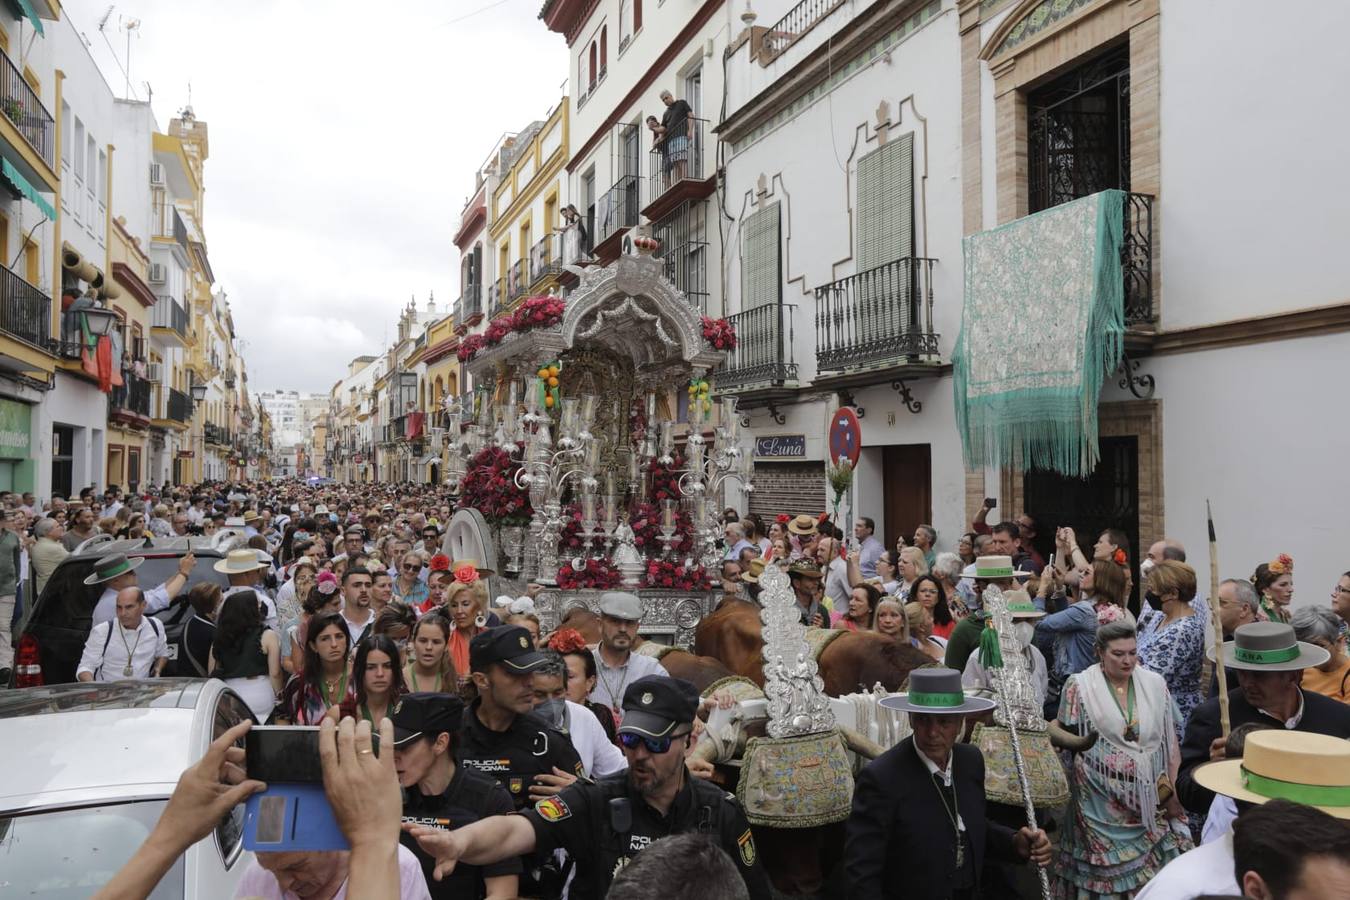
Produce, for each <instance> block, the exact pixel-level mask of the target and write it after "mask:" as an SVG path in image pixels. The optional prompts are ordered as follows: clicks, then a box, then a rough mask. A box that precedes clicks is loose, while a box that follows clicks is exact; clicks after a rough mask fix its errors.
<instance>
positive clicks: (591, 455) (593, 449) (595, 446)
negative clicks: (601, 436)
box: [585, 439, 600, 474]
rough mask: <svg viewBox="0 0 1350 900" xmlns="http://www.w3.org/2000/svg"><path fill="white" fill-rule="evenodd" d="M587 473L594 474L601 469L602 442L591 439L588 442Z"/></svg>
mask: <svg viewBox="0 0 1350 900" xmlns="http://www.w3.org/2000/svg"><path fill="white" fill-rule="evenodd" d="M585 458H586V471H587V472H590V473H592V474H594V472H595V470H596V469H598V468H600V442H599V441H597V440H595V439H591V440H589V441H587V442H586V457H585Z"/></svg>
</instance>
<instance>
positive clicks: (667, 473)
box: [648, 453, 684, 501]
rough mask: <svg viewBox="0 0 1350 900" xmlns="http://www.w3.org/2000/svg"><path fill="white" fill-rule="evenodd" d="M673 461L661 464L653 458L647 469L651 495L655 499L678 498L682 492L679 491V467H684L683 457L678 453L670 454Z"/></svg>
mask: <svg viewBox="0 0 1350 900" xmlns="http://www.w3.org/2000/svg"><path fill="white" fill-rule="evenodd" d="M671 459H672V460H673V462H672V463H671V464H670V465H669V466H663V465H661V464H660V463H659V462H657V461H656V460H655V459H653V460H652V461H651V465H650V466H649V467H648V471H649V472H651V476H652V497H653V499H655V500H657V501H661V500H679V499H680V498H681V497H682V496H684V494H683V493H682V492H681V491H680V469H682V468H684V458H683V457H682V456H680V454H678V453H673V454H671Z"/></svg>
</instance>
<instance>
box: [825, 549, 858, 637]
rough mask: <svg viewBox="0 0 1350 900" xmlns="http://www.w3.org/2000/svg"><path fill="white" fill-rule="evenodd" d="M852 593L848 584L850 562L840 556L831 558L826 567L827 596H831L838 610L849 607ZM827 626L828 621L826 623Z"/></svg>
mask: <svg viewBox="0 0 1350 900" xmlns="http://www.w3.org/2000/svg"><path fill="white" fill-rule="evenodd" d="M850 593H852V591H851V590H850V588H849V585H848V563H846V562H844V561H843V560H842V559H840V558H839V557H837V556H836V557H835V558H834V559H832V560H830V564H829V565H828V566H826V567H825V596H826V597H829V598H830V601H831V602H832V603H833V604H834V608H835V609H837V610H845V609H848V596H849V594H850ZM825 624H826V625H827V626H828V625H829V623H828V622H826V623H825Z"/></svg>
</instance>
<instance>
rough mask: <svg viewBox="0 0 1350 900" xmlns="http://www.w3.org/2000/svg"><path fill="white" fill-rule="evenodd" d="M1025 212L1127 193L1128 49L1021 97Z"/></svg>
mask: <svg viewBox="0 0 1350 900" xmlns="http://www.w3.org/2000/svg"><path fill="white" fill-rule="evenodd" d="M1027 163H1028V166H1029V171H1028V173H1027V174H1028V179H1027V181H1028V185H1027V187H1028V196H1027V209H1028V211H1029V212H1038V211H1040V210H1042V209H1049V208H1050V207H1052V206H1058V205H1059V204H1061V203H1067V202H1068V201H1070V200H1076V199H1078V198H1079V197H1086V196H1088V195H1089V194H1095V193H1097V192H1098V191H1104V190H1109V189H1111V188H1118V189H1120V190H1123V191H1128V190H1129V189H1130V48H1129V46H1128V45H1124V46H1121V47H1118V48H1116V49H1114V50H1112V51H1110V52H1108V53H1106V54H1105V55H1104V56H1099V57H1097V58H1095V59H1093V60H1090V61H1089V62H1087V63H1085V64H1083V65H1081V66H1078V67H1077V68H1075V69H1073V70H1072V71H1070V72H1068V73H1066V74H1064V75H1062V76H1060V77H1059V78H1056V79H1055V80H1054V81H1052V82H1050V83H1049V84H1046V85H1044V86H1043V87H1040V88H1038V89H1036V90H1035V91H1032V92H1030V93H1028V94H1027Z"/></svg>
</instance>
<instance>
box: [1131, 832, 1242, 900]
mask: <svg viewBox="0 0 1350 900" xmlns="http://www.w3.org/2000/svg"><path fill="white" fill-rule="evenodd" d="M1203 894H1219V895H1221V896H1224V895H1226V896H1238V897H1240V896H1242V891H1241V890H1240V889H1239V888H1238V885H1237V877H1236V876H1235V875H1234V874H1233V833H1232V832H1231V831H1230V832H1228V834H1225V835H1224V836H1223V839H1222V840H1218V841H1213V842H1211V843H1208V844H1201V845H1200V846H1199V847H1196V848H1195V849H1194V850H1188V851H1186V852H1185V853H1183V854H1181V855H1180V856H1178V857H1177V858H1176V859H1174V860H1172V861H1171V862H1170V863H1168V864H1167V865H1165V866H1163V867H1162V871H1160V872H1158V874H1157V875H1154V876H1153V878H1152V879H1151V880H1150V881H1149V883H1148V884H1146V885H1144V887H1143V889H1142V890H1140V891H1139V893H1137V894H1135V895H1134V898H1135V900H1188V898H1190V897H1199V896H1201V895H1203Z"/></svg>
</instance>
